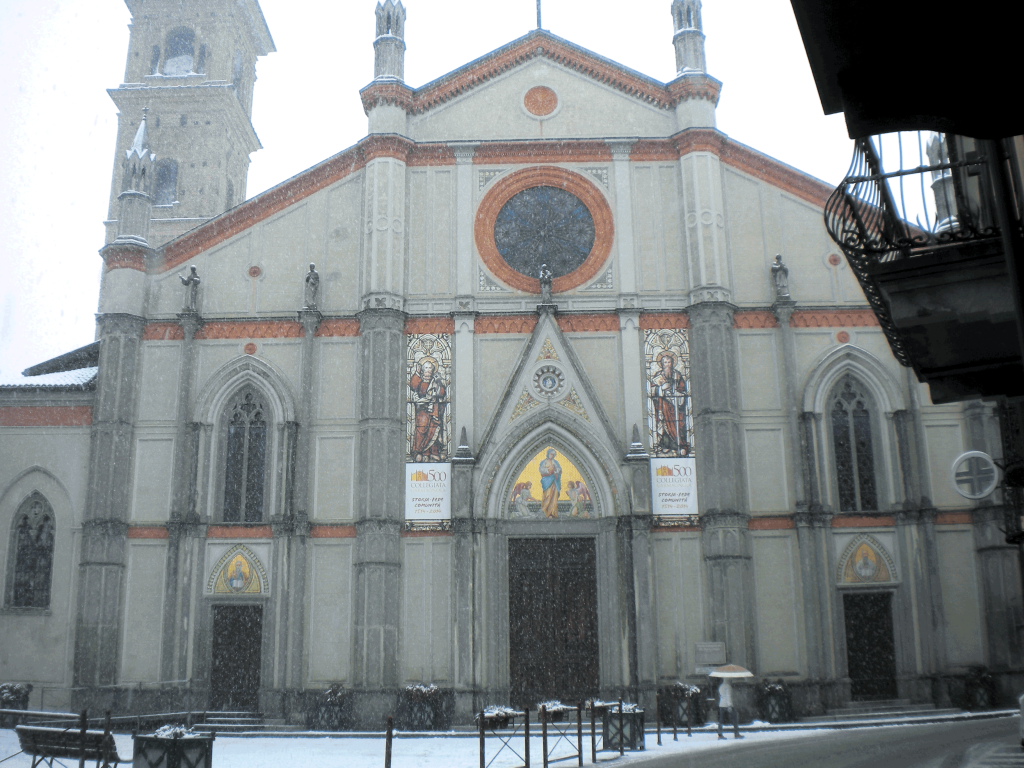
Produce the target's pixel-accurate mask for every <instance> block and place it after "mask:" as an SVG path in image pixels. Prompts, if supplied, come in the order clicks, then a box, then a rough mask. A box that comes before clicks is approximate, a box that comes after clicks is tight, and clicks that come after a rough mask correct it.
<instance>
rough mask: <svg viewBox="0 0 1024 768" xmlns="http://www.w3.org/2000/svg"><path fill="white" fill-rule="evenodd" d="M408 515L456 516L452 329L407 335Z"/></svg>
mask: <svg viewBox="0 0 1024 768" xmlns="http://www.w3.org/2000/svg"><path fill="white" fill-rule="evenodd" d="M406 353H407V356H406V363H407V379H406V381H407V382H408V390H407V392H408V395H407V401H406V414H407V418H406V456H405V460H406V464H405V519H406V520H408V521H413V522H417V521H420V522H428V521H437V520H449V519H451V482H452V481H451V477H452V472H451V467H452V465H451V464H450V463H449V459H450V458H451V441H452V429H451V418H452V416H451V373H452V337H451V334H449V333H414V334H408V335H407V336H406Z"/></svg>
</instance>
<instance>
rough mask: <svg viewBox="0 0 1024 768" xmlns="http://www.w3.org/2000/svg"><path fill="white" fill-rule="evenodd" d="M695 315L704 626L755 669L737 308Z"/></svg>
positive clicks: (707, 306) (699, 309)
mask: <svg viewBox="0 0 1024 768" xmlns="http://www.w3.org/2000/svg"><path fill="white" fill-rule="evenodd" d="M689 315H690V371H691V385H692V393H693V413H694V443H695V445H696V454H697V500H698V504H699V506H700V514H701V527H702V529H703V532H704V533H703V547H704V562H705V567H706V572H707V585H708V587H707V589H708V591H707V595H706V599H707V601H708V603H707V608H708V613H707V616H708V621H707V623H706V624H705V632H706V633H707V635H708V639H709V640H713V641H718V642H724V643H725V644H726V653H727V656H728V659H729V662H730V663H735V664H740V665H742V666H745V667H747V668H750V669H752V668H753V665H754V664H755V661H756V657H755V655H754V647H755V638H754V623H753V615H752V610H753V608H752V606H753V584H752V573H751V562H750V544H749V540H748V531H747V521H748V519H749V516H748V514H747V509H746V508H747V504H746V468H745V461H744V451H743V438H742V434H741V430H740V421H739V393H738V372H737V355H736V337H735V331H734V330H733V307H732V306H731V305H729V304H726V303H724V302H707V303H702V304H696V305H694V306H691V307H690V310H689Z"/></svg>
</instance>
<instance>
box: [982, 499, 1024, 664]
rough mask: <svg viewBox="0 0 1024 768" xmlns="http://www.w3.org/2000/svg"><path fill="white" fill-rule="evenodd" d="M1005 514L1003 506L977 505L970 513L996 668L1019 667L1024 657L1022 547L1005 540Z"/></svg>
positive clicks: (989, 660) (989, 657)
mask: <svg viewBox="0 0 1024 768" xmlns="http://www.w3.org/2000/svg"><path fill="white" fill-rule="evenodd" d="M1003 515H1004V510H1003V507H1001V506H990V507H976V508H975V509H974V510H972V515H971V516H972V518H973V520H972V522H973V524H974V547H975V550H976V551H977V553H978V575H979V576H980V580H981V586H982V596H983V599H984V610H983V615H984V616H985V630H986V632H985V635H986V637H987V639H988V648H987V649H986V651H987V653H986V659H985V661H986V663H987V665H988V666H989V667H991V668H992V669H993V670H1006V669H1010V668H1013V669H1020V667H1021V659H1022V658H1024V647H1022V638H1021V629H1020V627H1021V626H1022V625H1024V611H1022V608H1021V577H1020V568H1019V563H1018V555H1019V550H1018V549H1017V547H1014V546H1011V545H1009V544H1007V543H1006V539H1005V536H1004V534H1003V530H1001V529H1005V526H1006V523H1005V520H1004V517H1003Z"/></svg>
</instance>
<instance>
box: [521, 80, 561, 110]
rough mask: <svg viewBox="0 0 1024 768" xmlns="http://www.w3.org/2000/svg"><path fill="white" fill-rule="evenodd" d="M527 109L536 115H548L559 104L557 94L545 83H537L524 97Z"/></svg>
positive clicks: (524, 104)
mask: <svg viewBox="0 0 1024 768" xmlns="http://www.w3.org/2000/svg"><path fill="white" fill-rule="evenodd" d="M523 106H524V107H526V111H527V112H529V113H530V114H531V115H534V116H536V117H547V116H548V115H550V114H551V113H552V112H554V111H555V107H557V106H558V96H557V94H556V93H555V92H554V91H552V90H551V89H550V88H548V87H547V86H545V85H537V86H534V87H533V88H531V89H530V90H528V91H527V92H526V96H524V97H523Z"/></svg>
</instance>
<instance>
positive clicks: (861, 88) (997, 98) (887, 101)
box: [790, 0, 1024, 138]
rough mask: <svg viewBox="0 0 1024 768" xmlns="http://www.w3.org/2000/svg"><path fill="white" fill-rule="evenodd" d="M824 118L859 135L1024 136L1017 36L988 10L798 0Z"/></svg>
mask: <svg viewBox="0 0 1024 768" xmlns="http://www.w3.org/2000/svg"><path fill="white" fill-rule="evenodd" d="M790 2H791V3H792V6H793V13H794V15H795V16H796V21H797V25H798V26H799V28H800V35H801V36H802V37H803V41H804V48H805V49H806V51H807V60H808V62H809V63H810V66H811V72H812V73H813V75H814V82H815V85H816V86H817V88H818V96H819V97H820V99H821V106H822V108H823V109H824V111H825V114H827V115H831V114H835V113H836V112H843V113H844V114H845V116H846V126H847V130H848V132H849V134H850V137H851V138H858V137H862V136H870V135H874V134H879V133H889V132H891V131H900V130H934V131H942V132H948V133H956V134H960V135H963V136H973V137H976V138H999V137H1003V136H1015V135H1018V134H1021V133H1024V118H1022V117H1021V115H1020V113H1018V112H1016V110H1015V109H1013V108H1012V107H1011V106H1008V105H1011V104H1012V103H1013V94H1014V92H1013V91H1012V90H1011V88H1012V86H1011V85H1010V83H1011V82H1012V80H1011V79H1010V78H1012V75H1013V73H1015V72H1016V71H1017V69H1019V61H1018V59H1019V47H1020V42H1019V35H1020V32H1019V30H1018V29H1017V26H1016V25H1015V24H1013V23H1011V22H1010V19H1009V16H1008V14H1005V13H1003V14H1000V13H999V12H997V11H995V10H994V9H993V8H992V7H991V6H990V5H989V4H983V6H982V7H981V8H978V7H974V8H972V7H970V6H967V5H965V4H964V3H962V2H957V3H953V2H950V0H933V2H929V3H920V2H917V1H916V0H790Z"/></svg>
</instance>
